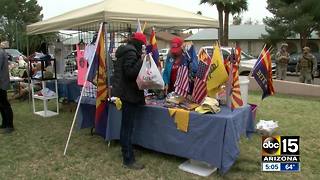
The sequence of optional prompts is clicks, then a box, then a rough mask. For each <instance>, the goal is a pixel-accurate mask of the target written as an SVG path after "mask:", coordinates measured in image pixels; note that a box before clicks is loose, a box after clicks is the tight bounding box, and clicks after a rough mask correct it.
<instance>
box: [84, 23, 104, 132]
mask: <svg viewBox="0 0 320 180" xmlns="http://www.w3.org/2000/svg"><path fill="white" fill-rule="evenodd" d="M97 42H98V43H97V44H96V50H95V55H94V58H93V62H92V65H91V68H90V71H89V74H88V81H90V82H93V81H96V84H97V96H96V115H95V129H96V132H97V131H98V133H99V134H102V135H105V134H103V132H104V131H105V128H104V125H103V122H102V118H101V117H102V115H103V114H104V112H105V111H106V106H107V96H108V86H107V65H106V53H105V31H104V25H103V23H102V24H101V26H100V30H99V33H98V41H97ZM100 129H101V133H100V132H99V131H100Z"/></svg>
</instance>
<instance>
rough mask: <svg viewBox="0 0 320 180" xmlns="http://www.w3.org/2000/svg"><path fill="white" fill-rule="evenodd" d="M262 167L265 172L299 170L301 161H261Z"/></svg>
mask: <svg viewBox="0 0 320 180" xmlns="http://www.w3.org/2000/svg"><path fill="white" fill-rule="evenodd" d="M261 167H262V171H265V172H299V171H300V162H288V163H284V162H282V163H273V162H272V163H271V162H270V163H261Z"/></svg>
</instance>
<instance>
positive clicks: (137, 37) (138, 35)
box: [131, 32, 147, 44]
mask: <svg viewBox="0 0 320 180" xmlns="http://www.w3.org/2000/svg"><path fill="white" fill-rule="evenodd" d="M131 39H135V40H137V41H140V42H142V43H143V44H147V38H146V36H145V35H144V34H143V33H141V32H136V33H133V34H132V36H131Z"/></svg>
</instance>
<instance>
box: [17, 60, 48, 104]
mask: <svg viewBox="0 0 320 180" xmlns="http://www.w3.org/2000/svg"><path fill="white" fill-rule="evenodd" d="M41 75H42V73H41V63H37V64H36V65H35V67H34V68H33V69H32V76H33V77H34V78H41ZM17 88H18V91H17V93H16V94H14V95H13V96H12V99H20V98H22V97H26V95H28V94H29V92H30V90H31V89H30V88H31V87H30V85H29V83H25V82H21V83H19V84H18V87H17ZM33 88H34V90H35V91H39V90H41V84H40V83H39V82H37V83H35V84H34V86H33Z"/></svg>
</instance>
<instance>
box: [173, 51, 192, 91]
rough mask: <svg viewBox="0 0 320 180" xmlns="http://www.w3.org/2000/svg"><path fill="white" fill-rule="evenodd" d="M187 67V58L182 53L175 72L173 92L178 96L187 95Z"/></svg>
mask: <svg viewBox="0 0 320 180" xmlns="http://www.w3.org/2000/svg"><path fill="white" fill-rule="evenodd" d="M188 75H189V69H188V58H187V57H186V56H185V55H183V56H182V61H181V65H180V67H179V69H178V72H177V80H176V82H175V84H174V87H175V90H174V92H175V93H177V94H179V95H180V96H183V97H187V95H188V91H189V76H188Z"/></svg>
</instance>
